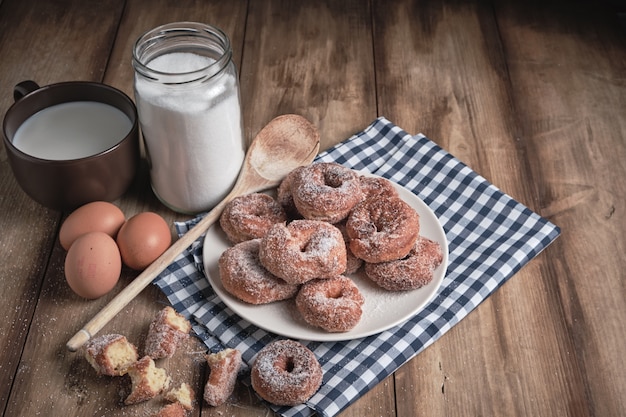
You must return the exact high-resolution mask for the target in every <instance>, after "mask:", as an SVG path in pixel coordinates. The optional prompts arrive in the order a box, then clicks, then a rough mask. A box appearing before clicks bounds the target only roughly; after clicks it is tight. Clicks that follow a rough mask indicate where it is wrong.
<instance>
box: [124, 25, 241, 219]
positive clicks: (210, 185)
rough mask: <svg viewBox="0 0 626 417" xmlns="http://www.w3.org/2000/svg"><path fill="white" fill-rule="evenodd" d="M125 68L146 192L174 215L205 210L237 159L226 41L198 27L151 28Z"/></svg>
mask: <svg viewBox="0 0 626 417" xmlns="http://www.w3.org/2000/svg"><path fill="white" fill-rule="evenodd" d="M133 67H134V69H135V83H134V89H135V101H136V103H137V111H138V114H139V122H140V126H141V130H142V134H143V138H144V143H145V147H146V155H147V158H148V161H149V164H150V182H151V184H152V189H153V190H154V193H155V194H156V196H157V197H158V198H159V200H161V201H162V202H163V203H164V204H165V205H167V206H168V207H170V208H171V209H173V210H175V211H178V212H181V213H189V214H193V213H199V212H203V211H206V210H209V209H210V208H212V207H213V206H215V205H216V204H217V203H218V202H219V201H220V200H221V199H222V198H223V197H225V196H226V194H228V192H229V191H230V189H231V188H232V186H233V185H234V183H235V180H236V179H237V175H238V174H239V170H240V168H241V165H242V163H243V159H244V154H245V142H244V137H243V129H242V118H241V105H240V98H239V80H238V78H237V71H236V69H235V65H234V63H233V61H232V49H231V46H230V40H229V39H228V37H227V36H226V34H224V33H223V32H222V31H221V30H219V29H217V28H215V27H212V26H209V25H205V24H200V23H194V22H181V23H170V24H167V25H163V26H159V27H157V28H155V29H152V30H150V31H148V32H146V33H145V34H144V35H142V36H141V37H140V38H139V39H138V40H137V41H136V43H135V45H134V48H133Z"/></svg>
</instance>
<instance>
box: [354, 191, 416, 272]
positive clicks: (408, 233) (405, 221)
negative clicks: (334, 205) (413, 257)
mask: <svg viewBox="0 0 626 417" xmlns="http://www.w3.org/2000/svg"><path fill="white" fill-rule="evenodd" d="M346 231H347V232H348V236H349V237H350V249H351V250H352V253H354V255H356V256H357V257H359V258H361V259H363V260H364V261H365V262H370V263H378V262H386V261H392V260H395V259H400V258H403V257H404V256H406V255H407V254H408V253H409V251H410V250H411V248H412V247H413V245H414V244H415V242H416V241H417V238H418V237H419V231H420V223H419V214H418V213H417V211H415V209H414V208H413V207H411V206H410V205H409V204H408V203H406V202H405V201H403V200H402V199H400V198H393V197H392V198H370V199H367V200H364V201H362V202H361V203H359V204H358V205H357V206H356V207H355V208H354V209H353V210H352V213H350V216H349V217H348V220H347V222H346Z"/></svg>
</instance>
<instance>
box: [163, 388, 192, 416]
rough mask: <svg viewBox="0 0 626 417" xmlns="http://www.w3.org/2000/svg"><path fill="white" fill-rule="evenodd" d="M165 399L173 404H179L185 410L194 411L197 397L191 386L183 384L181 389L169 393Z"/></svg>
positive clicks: (174, 389)
mask: <svg viewBox="0 0 626 417" xmlns="http://www.w3.org/2000/svg"><path fill="white" fill-rule="evenodd" d="M165 399H166V400H167V401H169V402H172V403H179V404H180V405H181V406H183V408H184V409H185V410H193V403H194V401H195V395H194V393H193V391H192V389H191V387H189V384H187V383H186V382H183V383H182V384H180V387H178V388H173V389H171V390H170V391H168V392H167V394H165Z"/></svg>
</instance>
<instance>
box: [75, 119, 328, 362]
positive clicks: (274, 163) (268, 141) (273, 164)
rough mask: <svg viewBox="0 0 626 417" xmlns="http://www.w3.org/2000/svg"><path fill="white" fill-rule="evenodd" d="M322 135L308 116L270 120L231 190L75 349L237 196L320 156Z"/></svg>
mask: <svg viewBox="0 0 626 417" xmlns="http://www.w3.org/2000/svg"><path fill="white" fill-rule="evenodd" d="M319 147H320V135H319V132H318V131H317V129H316V128H315V127H314V126H313V125H312V124H311V123H309V121H308V120H306V119H305V118H303V117H301V116H298V115H294V114H288V115H283V116H278V117H276V118H275V119H273V120H272V121H270V122H269V123H268V124H267V125H266V126H265V127H264V128H263V129H261V131H260V132H259V133H258V134H257V136H256V137H255V138H254V141H253V142H252V144H251V145H250V148H249V149H248V152H247V154H246V158H245V160H244V163H243V166H242V168H241V172H240V173H239V177H238V178H237V182H236V183H235V185H234V187H233V189H232V190H231V192H230V193H229V194H228V195H227V196H226V197H225V198H224V200H222V201H221V202H220V203H219V204H218V205H217V206H215V208H213V210H211V211H210V212H209V213H208V214H207V215H206V216H205V217H204V218H203V219H202V220H201V221H200V222H199V223H198V224H196V225H195V226H194V227H193V228H192V229H191V230H189V231H188V232H187V233H185V234H184V235H183V236H181V238H180V239H178V240H177V241H176V242H174V244H172V246H170V247H169V249H168V250H166V251H165V252H164V253H163V254H162V255H161V256H160V257H159V258H158V259H157V260H155V261H154V262H153V263H152V264H151V265H149V266H148V267H147V268H146V269H145V270H144V271H143V272H142V273H141V274H139V275H138V276H137V278H135V279H134V280H133V281H132V282H131V283H130V284H128V286H127V287H126V288H124V289H123V290H122V291H121V292H120V293H119V294H118V295H117V296H115V298H113V299H112V300H111V301H110V302H109V304H107V305H106V306H105V307H104V308H103V309H102V310H100V312H99V313H98V314H96V315H95V316H94V317H93V318H92V319H91V320H90V321H89V322H88V323H87V324H85V326H84V327H83V328H82V329H81V330H79V331H78V333H76V334H75V335H74V336H73V337H72V338H71V339H70V340H69V341H68V342H67V348H68V349H69V350H70V351H72V352H74V351H76V350H78V349H79V348H80V347H81V346H82V345H83V344H85V343H86V342H87V341H88V340H89V339H90V338H91V337H93V335H94V334H96V333H97V332H98V331H99V330H100V329H102V328H103V327H104V326H105V325H106V324H107V323H108V322H109V321H110V320H111V319H112V318H113V317H114V316H115V315H116V314H117V313H119V312H120V311H121V310H122V309H123V308H124V307H125V306H126V305H127V304H128V303H129V302H130V301H131V300H133V299H134V298H135V297H136V296H137V295H138V294H139V293H140V292H141V291H142V290H143V289H144V288H145V287H147V286H148V284H150V283H151V282H152V280H153V279H154V278H156V276H157V275H159V274H160V273H161V272H162V271H163V270H165V268H167V266H168V265H170V264H171V263H172V262H173V261H174V260H175V259H176V257H177V256H178V255H180V254H181V253H182V252H183V251H184V250H185V249H186V248H187V247H188V246H190V245H191V244H192V243H193V242H194V241H195V240H196V239H198V238H199V237H200V236H202V234H203V233H205V232H206V231H207V230H208V229H209V227H211V225H212V224H213V223H215V221H216V220H217V219H218V218H219V216H220V215H221V213H222V211H223V210H224V207H225V206H226V204H228V202H229V201H231V200H232V199H233V198H235V197H237V196H240V195H244V194H250V193H254V192H259V191H263V190H266V189H268V188H272V187H276V186H278V185H279V184H280V182H281V181H282V179H283V178H284V177H285V176H286V175H287V174H288V173H289V172H291V171H292V170H293V169H295V168H297V167H299V166H302V165H308V164H310V163H311V162H312V161H313V158H315V156H316V155H317V152H318V151H319Z"/></svg>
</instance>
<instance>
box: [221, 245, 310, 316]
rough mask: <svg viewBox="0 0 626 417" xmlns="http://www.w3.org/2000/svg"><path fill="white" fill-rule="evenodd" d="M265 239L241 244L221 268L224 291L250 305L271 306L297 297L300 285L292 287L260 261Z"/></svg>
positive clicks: (224, 258)
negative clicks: (260, 252)
mask: <svg viewBox="0 0 626 417" xmlns="http://www.w3.org/2000/svg"><path fill="white" fill-rule="evenodd" d="M260 243H261V239H252V240H248V241H245V242H241V243H238V244H236V245H235V246H232V247H230V248H228V249H226V250H225V251H224V252H223V253H222V255H221V256H220V258H219V261H218V268H219V273H220V279H221V280H222V285H223V286H224V289H225V290H226V291H228V292H229V293H231V294H232V295H234V296H235V297H237V298H238V299H240V300H241V301H245V302H246V303H250V304H267V303H271V302H274V301H279V300H285V299H288V298H291V297H293V296H294V295H296V293H297V292H298V285H295V284H288V283H287V282H285V281H284V280H282V279H280V278H278V277H276V276H275V275H273V274H272V273H271V272H269V271H268V270H267V269H266V268H265V267H264V266H263V265H261V262H260V260H259V246H260Z"/></svg>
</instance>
